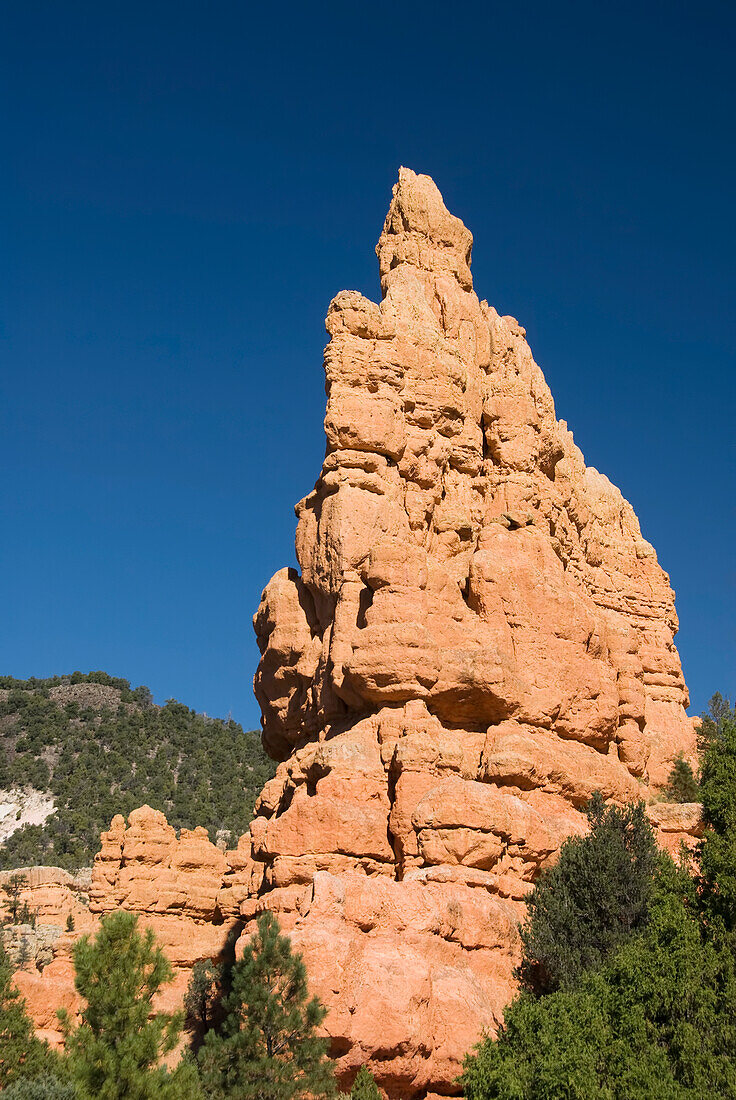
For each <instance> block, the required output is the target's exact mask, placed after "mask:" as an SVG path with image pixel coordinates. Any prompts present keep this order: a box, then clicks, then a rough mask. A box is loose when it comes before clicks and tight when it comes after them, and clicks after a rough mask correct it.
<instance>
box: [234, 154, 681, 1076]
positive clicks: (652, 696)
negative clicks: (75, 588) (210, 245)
mask: <svg viewBox="0 0 736 1100" xmlns="http://www.w3.org/2000/svg"><path fill="white" fill-rule="evenodd" d="M471 243H472V238H471V236H470V233H469V232H468V230H467V229H466V228H465V227H464V226H463V224H462V222H460V221H459V219H457V218H454V217H453V216H452V215H450V214H449V213H448V212H447V210H446V209H445V207H444V204H443V202H442V198H441V196H440V193H439V191H438V190H437V188H436V187H435V185H434V184H433V183H432V181H431V180H430V179H428V178H427V177H426V176H416V175H414V173H413V172H410V171H408V170H407V169H402V170H401V172H400V176H399V182H398V184H397V186H396V187H395V188H394V197H393V201H392V203H391V207H390V210H389V213H388V216H387V218H386V223H385V225H384V229H383V233H382V234H381V238H380V241H379V244H378V248H377V253H378V257H379V267H380V274H381V288H382V292H383V300H382V302H381V304H380V305H376V304H375V303H373V302H370V301H368V300H367V299H366V298H364V297H363V296H362V295H360V294H358V293H355V292H348V291H343V292H342V293H340V294H338V296H337V297H336V298H335V299H334V301H333V302H332V304H331V306H330V309H329V312H328V316H327V329H328V332H329V334H330V337H331V339H330V343H329V344H328V346H327V349H326V351H325V374H326V381H327V412H326V416H325V434H326V437H327V456H326V458H325V461H324V464H323V467H322V472H321V474H320V476H319V479H318V481H317V484H316V486H315V488H314V490H313V492H312V493H310V494H309V495H308V496H307V497H306V498H305V499H304V500H303V501H301V503H300V504H298V505H297V509H296V511H297V517H298V525H297V532H296V551H297V559H298V562H299V572H297V571H296V570H293V569H290V570H282V571H281V572H280V573H277V574H276V576H275V577H274V578H273V580H272V581H271V582H270V583H269V584H268V585H267V587H266V589H265V591H264V593H263V597H262V600H261V604H260V607H259V609H258V612H257V614H256V616H255V619H254V625H255V629H256V635H257V638H258V643H259V647H260V650H261V655H262V656H261V662H260V664H259V667H258V671H257V673H256V677H255V690H256V695H257V698H258V700H259V703H260V705H261V709H262V712H263V727H264V743H265V744H266V746H267V748H268V750H269V751H270V752H271V753H272V754H273V755H274V756H275V757H276V758H280V759H282V760H283V761H284V763H282V764H281V765H280V767H279V770H278V773H277V776H276V779H274V780H273V781H272V782H271V783H270V784H268V785H267V788H266V790H265V791H264V794H263V796H262V798H261V800H260V802H259V804H258V807H257V813H258V816H257V817H256V819H255V820H254V822H253V824H252V826H251V837H252V841H253V856H254V859H255V861H256V863H260V864H261V866H262V868H263V876H262V883H261V885H260V886H259V888H258V896H257V897H256V898H249V899H246V900H245V901H244V902H243V907H242V913H243V916H244V918H245V919H247V920H249V921H250V920H252V919H253V917H254V916H255V915H256V913H257V912H258V911H259V909H261V908H263V907H270V908H273V909H274V910H276V911H277V912H278V913H279V915H280V918H281V920H282V922H283V923H284V924H285V926H286V927H287V928H288V929H289V931H290V932H291V935H292V938H293V939H294V941H295V943H296V944H297V946H298V947H299V949H300V950H302V951H303V952H304V955H305V958H306V960H307V965H308V969H309V974H310V981H311V983H312V985H313V987H314V988H315V989H316V990H317V992H319V993H320V995H321V996H322V997H323V999H324V1000H325V1003H326V1004H328V1006H329V1013H328V1016H327V1018H326V1021H325V1028H326V1031H327V1033H328V1035H329V1036H330V1037H331V1038H332V1041H333V1048H334V1053H335V1055H336V1056H337V1057H338V1068H339V1072H340V1073H341V1074H342V1076H343V1080H344V1081H345V1082H347V1083H349V1081H350V1080H351V1075H352V1074H353V1073H354V1071H355V1068H356V1067H357V1066H358V1065H359V1064H361V1063H362V1062H367V1063H368V1065H369V1067H370V1068H371V1069H372V1070H373V1072H374V1073H375V1074H376V1076H377V1078H378V1080H379V1083H380V1084H381V1086H382V1087H383V1088H384V1089H385V1090H386V1092H387V1094H388V1095H389V1096H390V1097H406V1098H411V1097H415V1096H420V1095H423V1090H425V1089H428V1090H433V1091H436V1092H439V1093H441V1094H442V1095H448V1094H453V1093H455V1094H456V1093H457V1091H458V1089H457V1085H456V1083H455V1081H456V1077H457V1073H458V1070H459V1066H460V1060H461V1057H462V1055H463V1054H464V1053H465V1052H466V1051H467V1050H468V1049H470V1047H471V1046H472V1045H473V1043H474V1042H475V1041H476V1040H477V1039H478V1037H479V1035H480V1033H481V1031H483V1030H484V1029H485V1030H488V1029H491V1030H492V1029H493V1027H494V1024H495V1023H496V1022H497V1021H498V1020H500V1019H501V1016H502V1012H503V1008H504V1005H505V1003H506V1001H507V1000H508V998H509V996H510V994H511V992H512V989H513V978H512V971H513V966H514V962H515V960H516V957H517V956H516V952H517V948H518V945H517V941H516V938H515V934H514V927H515V923H516V921H517V920H518V919H519V918H520V917H521V916H522V915H523V912H524V909H523V905H522V902H521V899H522V898H523V896H524V894H525V893H526V892H527V891H528V890H529V889H530V887H531V884H532V883H533V881H534V879H535V877H536V876H537V875H538V873H539V871H540V869H542V868H543V867H545V866H547V865H549V863H550V862H551V861H553V860H554V858H555V857H556V853H557V851H558V850H559V846H560V844H561V843H562V841H563V839H564V838H565V837H566V836H568V835H570V834H571V833H580V832H582V831H583V830H584V829H585V819H584V817H583V815H582V814H581V812H580V811H581V808H582V807H583V806H584V805H585V803H586V802H587V800H588V799H589V798H590V796H591V794H592V793H593V791H595V790H600V791H601V792H602V793H603V795H604V797H606V798H608V799H612V800H614V801H616V802H625V801H629V800H632V799H637V798H639V797H644V798H645V799H647V798H652V797H653V796H654V795H655V794H656V791H657V790H658V788H660V787H661V786H662V784H663V783H664V782H665V781H666V778H667V775H668V772H669V770H670V768H671V765H672V761H673V759H674V758H675V756H676V755H677V753H678V752H680V751H682V752H684V753H685V755H686V756H687V757H688V758H690V759H694V754H695V739H694V731H693V723H692V721H691V720H690V719H689V718H688V717H687V715H686V713H685V707H686V706H687V704H688V697H687V689H686V687H685V683H684V680H683V677H682V672H681V669H680V662H679V658H678V656H677V652H676V650H675V648H674V645H673V636H674V633H675V631H676V629H677V618H676V615H675V609H674V597H673V593H672V590H671V588H670V585H669V579H668V577H667V575H666V574H665V573H664V572H663V571H662V569H661V568H660V566H659V565H658V563H657V558H656V554H655V552H654V550H653V548H652V547H651V546H650V544H649V543H648V542H646V541H645V540H644V538H643V537H642V534H641V531H640V528H639V523H638V520H637V518H636V516H635V515H634V512H633V509H632V508H631V505H630V504H629V503H628V502H627V501H626V500H624V498H623V497H622V495H621V493H620V492H619V490H618V489H616V488H615V487H614V486H613V485H611V483H610V482H609V481H608V479H607V478H606V477H605V476H604V475H602V474H600V473H599V472H598V471H597V470H594V469H592V468H590V467H586V465H585V462H584V459H583V456H582V454H581V453H580V450H579V449H578V448H577V447H576V446H575V443H574V442H573V438H572V435H571V433H570V432H569V430H568V428H567V425H566V424H565V422H564V421H561V420H557V418H556V414H555V409H554V403H553V400H552V396H551V394H550V391H549V388H548V387H547V384H546V382H545V380H544V378H543V376H542V372H541V371H540V369H539V367H538V366H537V365H536V363H535V362H534V360H533V358H532V355H531V352H530V350H529V347H528V345H527V343H526V341H525V339H524V335H525V334H524V330H523V328H521V326H520V325H519V324H518V322H517V321H516V320H515V319H514V318H512V317H501V316H499V315H498V313H497V312H496V311H495V310H494V309H493V308H492V307H489V306H488V305H487V304H486V303H485V302H479V300H478V298H477V297H476V295H475V294H474V292H473V289H472V279H471V275H470V269H469V263H470V249H471ZM680 816H682V814H681V815H680ZM653 820H655V822H656V823H657V824H658V825H659V827H660V830H661V834H662V836H663V837H665V838H667V839H666V840H664V841H663V842H664V843H666V844H667V845H668V846H671V845H672V839H669V838H674V837H675V836H678V837H679V836H680V835H684V834H685V833H687V830H688V828H689V827H690V825H689V824H688V822H689V820H690V819H688V821H687V822H683V821H680V819H679V818H677V820H676V821H675V819H674V818H673V817H672V816H670V818H667V817H666V814H665V815H664V816H663V815H662V812H661V811H660V816H659V817H657V816H656V814H655V815H654V817H653ZM690 824H691V822H690ZM688 835H689V834H688ZM256 878H257V876H256ZM256 878H254V879H253V880H252V881H253V882H254V883H255V881H256ZM251 927H252V926H251V925H248V926H247V928H246V932H247V931H249V930H250V928H251Z"/></svg>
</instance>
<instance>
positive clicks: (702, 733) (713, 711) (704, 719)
mask: <svg viewBox="0 0 736 1100" xmlns="http://www.w3.org/2000/svg"><path fill="white" fill-rule="evenodd" d="M733 717H734V711H733V709H732V708H731V703H730V701H729V700H728V699H726V698H724V696H723V695H721V693H720V691H717V692H716V693H715V695H714V696H713V697H712V698H711V700H710V703H709V704H708V710H707V711H705V713H704V714H701V715H700V727H699V729H698V750H699V751H700V753H701V754H705V752H706V751H707V749H708V746H709V745H710V743H711V741H715V740H717V739H718V737H720V734H721V731H722V729H723V723H724V722H727V721H729V720H730V721H733Z"/></svg>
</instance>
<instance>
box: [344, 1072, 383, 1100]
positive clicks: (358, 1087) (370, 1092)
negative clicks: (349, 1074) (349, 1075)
mask: <svg viewBox="0 0 736 1100" xmlns="http://www.w3.org/2000/svg"><path fill="white" fill-rule="evenodd" d="M350 1100H381V1094H380V1092H379V1091H378V1085H377V1084H376V1082H375V1078H374V1077H373V1074H372V1073H371V1072H370V1070H369V1069H366V1067H365V1066H361V1067H360V1069H359V1070H358V1076H357V1077H356V1078H355V1081H354V1082H353V1087H352V1088H351V1090H350Z"/></svg>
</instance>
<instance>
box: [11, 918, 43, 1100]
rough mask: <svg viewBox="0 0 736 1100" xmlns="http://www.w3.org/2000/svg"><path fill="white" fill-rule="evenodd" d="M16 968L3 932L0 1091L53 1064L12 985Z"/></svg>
mask: <svg viewBox="0 0 736 1100" xmlns="http://www.w3.org/2000/svg"><path fill="white" fill-rule="evenodd" d="M12 973H13V969H12V967H11V965H10V962H9V961H8V957H7V954H6V952H5V944H4V942H3V937H2V932H0V1090H2V1091H3V1093H4V1092H5V1089H6V1087H7V1086H9V1085H10V1084H11V1083H12V1082H13V1081H16V1080H18V1079H19V1078H21V1077H26V1076H32V1075H35V1074H38V1073H41V1072H42V1070H44V1069H45V1068H46V1067H47V1066H48V1065H50V1064H51V1063H52V1062H53V1056H52V1055H51V1053H50V1051H49V1049H48V1047H47V1046H46V1045H45V1044H44V1043H41V1042H39V1040H38V1039H36V1037H35V1035H34V1031H33V1024H32V1023H31V1020H30V1018H29V1016H28V1015H27V1013H26V1009H25V1002H24V1001H23V998H22V997H21V996H20V994H19V993H18V991H17V989H15V988H14V986H13V984H12Z"/></svg>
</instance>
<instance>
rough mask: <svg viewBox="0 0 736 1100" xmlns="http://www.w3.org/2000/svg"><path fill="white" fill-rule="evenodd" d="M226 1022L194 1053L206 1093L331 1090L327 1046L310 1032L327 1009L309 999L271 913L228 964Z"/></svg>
mask: <svg viewBox="0 0 736 1100" xmlns="http://www.w3.org/2000/svg"><path fill="white" fill-rule="evenodd" d="M223 1008H224V1011H225V1017H224V1021H223V1023H222V1026H221V1028H220V1029H219V1030H212V1031H210V1032H209V1033H208V1034H207V1035H206V1036H205V1040H204V1043H203V1045H202V1048H201V1050H200V1052H199V1056H198V1057H199V1063H200V1066H201V1074H202V1083H203V1086H204V1090H205V1092H206V1094H207V1096H209V1097H213V1098H217V1100H220V1098H224V1097H228V1098H233V1100H301V1098H303V1097H310V1098H313V1097H314V1098H316V1097H330V1096H334V1095H335V1079H334V1073H333V1069H332V1065H331V1063H330V1062H329V1060H328V1059H327V1058H326V1048H327V1044H326V1042H325V1040H323V1039H320V1038H318V1037H317V1034H316V1030H317V1028H318V1027H319V1025H320V1024H321V1023H322V1021H323V1020H324V1017H325V1014H326V1009H325V1008H324V1007H323V1006H322V1005H321V1004H320V1002H319V1000H318V998H317V997H313V998H312V999H311V1000H310V999H309V994H308V990H307V975H306V969H305V967H304V963H303V962H302V959H301V957H300V956H299V955H296V954H294V953H293V951H292V948H291V942H290V940H289V938H288V937H287V936H282V935H281V934H280V932H279V925H278V921H277V920H276V918H275V917H274V916H273V914H272V913H268V912H266V913H263V914H262V915H261V916H260V917H259V919H258V928H257V931H256V932H255V934H254V935H253V937H252V938H251V941H250V943H249V944H248V945H247V946H246V948H245V951H244V952H243V956H242V958H240V959H239V960H238V961H237V962H236V963H235V964H234V966H233V968H232V975H231V988H230V992H229V993H228V994H227V996H226V997H225V998H224V1001H223Z"/></svg>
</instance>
